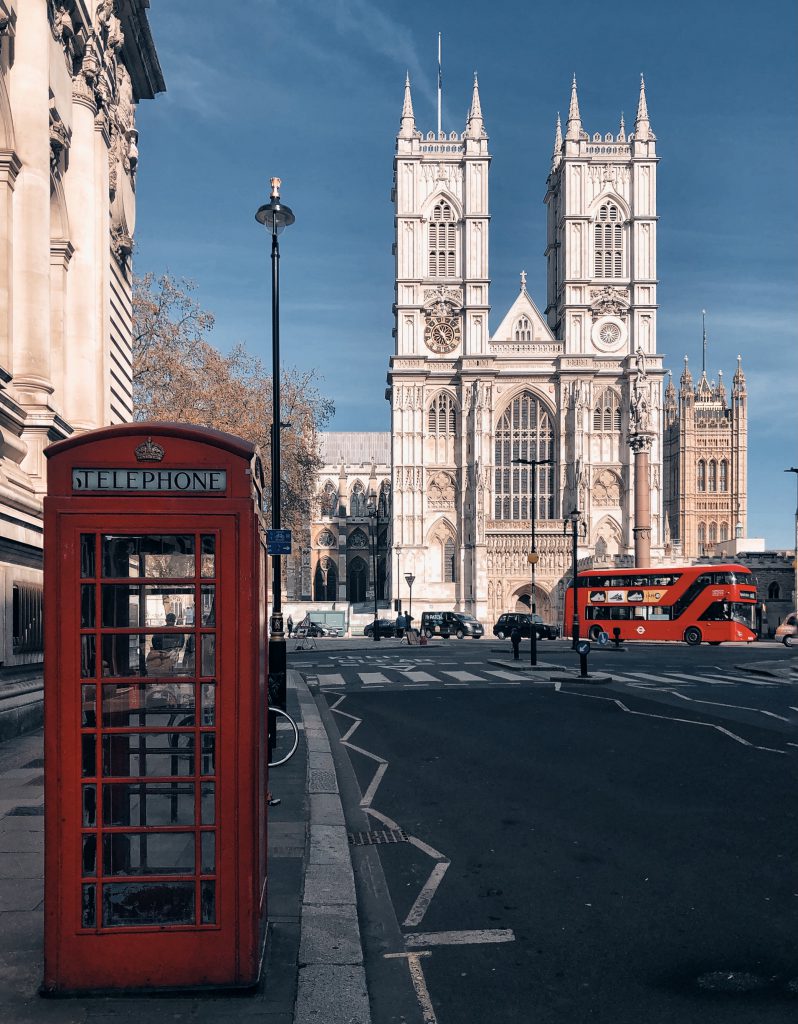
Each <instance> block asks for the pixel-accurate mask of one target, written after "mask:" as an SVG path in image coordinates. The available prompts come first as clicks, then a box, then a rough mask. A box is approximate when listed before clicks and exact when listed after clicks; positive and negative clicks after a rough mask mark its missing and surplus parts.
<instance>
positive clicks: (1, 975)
mask: <svg viewBox="0 0 798 1024" xmlns="http://www.w3.org/2000/svg"><path fill="white" fill-rule="evenodd" d="M288 683H289V685H288V711H289V714H292V715H293V716H294V717H295V718H296V720H297V721H298V722H299V723H300V726H301V728H300V740H301V742H300V745H299V749H298V751H297V753H296V755H295V756H294V757H293V758H292V759H291V760H290V761H289V762H288V763H287V764H285V765H281V766H280V767H279V768H276V769H274V770H273V772H272V774H271V780H270V785H271V788H272V791H273V793H274V795H275V796H279V797H280V800H281V803H280V804H279V806H277V807H274V808H270V811H269V937H268V942H267V949H266V956H265V960H264V971H263V979H262V981H261V984H260V986H259V987H258V989H257V990H256V991H254V992H251V993H247V994H216V993H210V992H209V993H192V994H188V995H185V996H183V995H179V994H175V995H169V996H163V995H143V996H133V995H130V994H125V995H120V996H94V997H74V998H67V999H43V998H41V997H40V996H39V994H38V988H39V984H40V982H41V978H42V970H43V952H42V946H43V942H42V928H43V899H44V894H43V843H44V816H43V809H44V774H43V736H42V732H41V730H39V731H37V732H35V733H29V734H27V735H23V736H17V737H14V738H12V739H9V740H7V741H6V742H4V743H1V744H0V1021H3V1022H5V1021H8V1022H9V1024H11V1022H13V1024H42V1022H44V1021H48V1022H50V1021H51V1022H53V1024H106V1022H107V1024H110V1022H111V1021H112V1020H113V1021H115V1022H122V1024H125V1022H128V1024H137V1022H141V1024H145V1022H146V1024H149V1022H150V1021H151V1020H152V1019H153V1018H157V1019H159V1020H161V1021H181V1022H187V1021H190V1022H192V1024H194V1022H196V1024H211V1022H219V1024H224V1022H225V1021H231V1022H232V1021H234V1020H235V1021H238V1020H244V1021H261V1022H263V1024H311V1022H313V1024H319V1022H322V1021H323V1022H324V1024H338V1022H341V1024H370V1021H371V1016H370V1011H369V1001H368V994H367V990H366V978H365V971H364V967H363V952H362V945H361V939H360V928H359V924H358V916H357V905H356V900H355V889H354V880H353V874H352V862H351V858H350V853H349V843H348V838H347V834H346V826H345V824H344V815H343V809H342V807H341V800H340V797H339V795H338V783H337V779H336V775H335V768H334V765H333V759H332V754H331V752H330V744H329V740H328V738H327V734H326V732H325V730H324V727H323V725H322V721H321V718H320V716H319V712H318V709H317V707H316V704H315V702H314V700H313V697H312V696H311V694H310V691H309V690H308V687H307V685H306V683H305V681H304V679H303V677H302V676H301V675H300V673H298V672H295V671H290V670H289V680H288Z"/></svg>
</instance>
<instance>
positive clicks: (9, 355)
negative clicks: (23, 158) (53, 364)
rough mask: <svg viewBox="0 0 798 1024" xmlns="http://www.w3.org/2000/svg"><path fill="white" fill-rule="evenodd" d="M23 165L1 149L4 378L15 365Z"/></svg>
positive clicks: (0, 355) (0, 343)
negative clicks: (17, 186)
mask: <svg viewBox="0 0 798 1024" xmlns="http://www.w3.org/2000/svg"><path fill="white" fill-rule="evenodd" d="M21 166H22V165H21V164H20V162H19V159H18V158H17V155H16V153H12V152H10V151H8V150H6V151H0V378H2V379H3V380H6V379H7V376H6V375H8V376H10V375H11V368H12V365H13V348H12V342H13V337H14V332H13V330H12V326H11V317H12V315H13V304H12V296H13V287H12V279H11V273H12V267H13V261H12V254H13V251H14V250H13V231H14V202H13V200H14V183H15V182H16V180H17V175H18V174H19V171H20V168H21Z"/></svg>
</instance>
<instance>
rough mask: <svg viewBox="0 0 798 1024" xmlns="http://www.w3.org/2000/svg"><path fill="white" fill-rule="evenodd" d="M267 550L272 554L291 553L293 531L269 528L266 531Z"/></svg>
mask: <svg viewBox="0 0 798 1024" xmlns="http://www.w3.org/2000/svg"><path fill="white" fill-rule="evenodd" d="M266 552H267V554H270V555H290V554H291V531H290V530H267V531H266Z"/></svg>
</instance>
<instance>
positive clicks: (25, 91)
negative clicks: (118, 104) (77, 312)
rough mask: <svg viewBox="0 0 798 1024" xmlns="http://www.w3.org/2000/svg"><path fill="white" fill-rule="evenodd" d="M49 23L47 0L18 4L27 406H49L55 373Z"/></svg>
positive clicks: (21, 360)
mask: <svg viewBox="0 0 798 1024" xmlns="http://www.w3.org/2000/svg"><path fill="white" fill-rule="evenodd" d="M50 41H51V36H50V27H49V24H48V20H47V2H46V0H25V3H23V4H21V5H19V7H18V12H17V33H16V37H15V40H14V46H15V59H14V66H13V68H12V71H11V92H12V94H13V96H14V105H15V110H14V114H15V131H16V147H17V156H18V157H19V160H20V162H21V164H22V168H21V170H20V172H19V177H18V178H17V182H16V187H15V193H16V195H15V202H14V304H13V317H14V328H13V332H14V366H13V373H14V388H15V390H16V391H17V394H18V395H19V398H20V402H21V403H22V404H23V405H24V406H26V407H32V408H33V409H36V408H45V409H46V408H47V407H48V404H49V399H50V395H51V393H52V390H53V387H52V383H51V380H50V111H49V108H48V105H47V96H48V90H49V85H50V82H49V69H48V63H47V59H46V55H47V54H48V53H49V52H50Z"/></svg>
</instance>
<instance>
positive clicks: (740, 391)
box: [732, 356, 745, 398]
mask: <svg viewBox="0 0 798 1024" xmlns="http://www.w3.org/2000/svg"><path fill="white" fill-rule="evenodd" d="M732 394H733V395H734V397H735V398H739V397H741V396H742V395H744V394H745V374H744V373H743V357H742V356H737V369H736V370H735V372H734V377H733V378H732Z"/></svg>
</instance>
